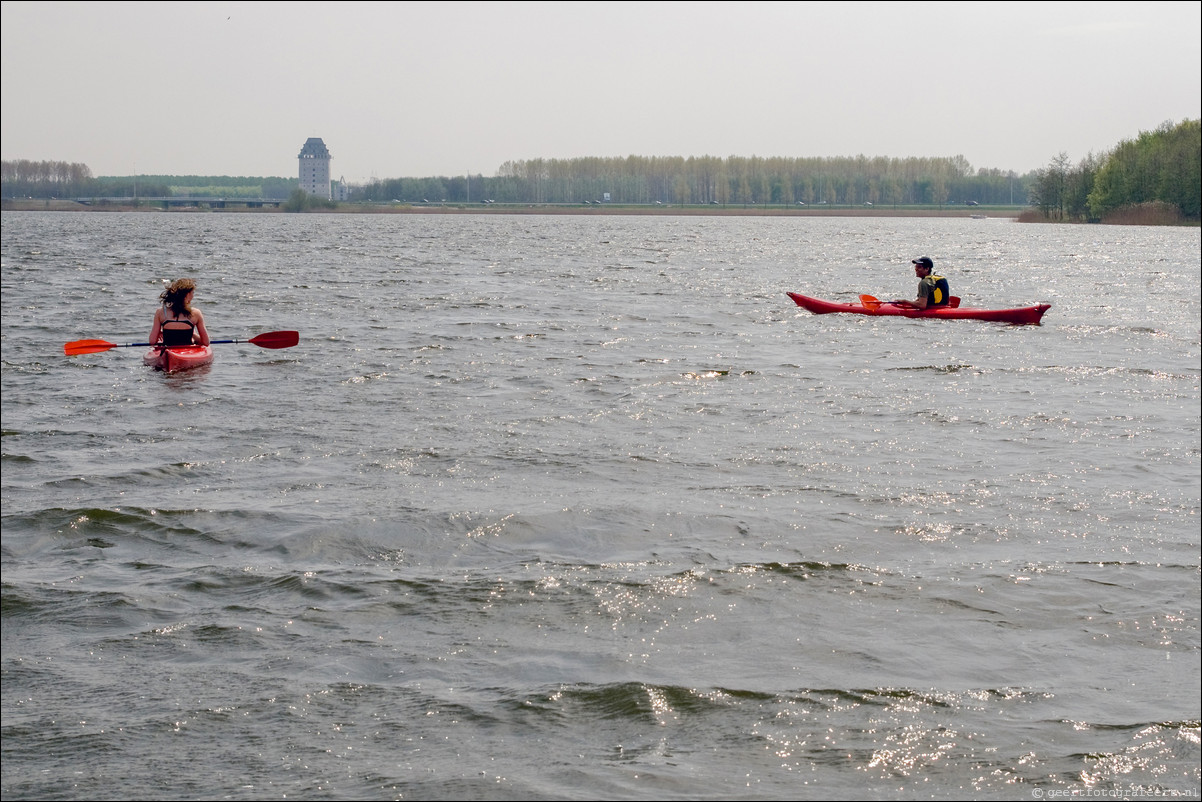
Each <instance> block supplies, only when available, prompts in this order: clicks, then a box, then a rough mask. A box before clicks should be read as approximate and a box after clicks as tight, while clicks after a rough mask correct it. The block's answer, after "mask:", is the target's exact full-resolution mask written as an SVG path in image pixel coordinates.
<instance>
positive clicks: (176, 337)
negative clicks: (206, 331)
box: [159, 306, 196, 345]
mask: <svg viewBox="0 0 1202 802" xmlns="http://www.w3.org/2000/svg"><path fill="white" fill-rule="evenodd" d="M168 315H171V317H170V318H168V317H167V316H168ZM168 323H182V324H183V325H185V326H187V327H188V328H186V329H185V328H183V327H182V326H175V327H174V328H170V329H169V328H167V324H168ZM195 330H196V324H195V323H193V322H192V321H191V319H189V318H182V319H181V318H177V317H175V313H174V312H172V311H171V308H170V307H168V306H164V307H163V322H162V324H161V325H160V326H159V331H160V332H162V334H163V345H191V344H192V332H193V331H195Z"/></svg>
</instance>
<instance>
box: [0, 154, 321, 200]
mask: <svg viewBox="0 0 1202 802" xmlns="http://www.w3.org/2000/svg"><path fill="white" fill-rule="evenodd" d="M2 176H3V192H2V193H0V194H3V196H4V197H5V198H102V197H103V198H264V199H268V200H284V199H286V198H288V197H290V196H291V195H292V193H293V191H294V190H296V189H297V188H298V187H299V184H300V180H299V179H297V178H250V177H235V176H196V175H182V176H181V175H139V176H100V177H94V176H93V175H92V171H91V170H90V169H89V168H88V166H87V165H86V164H78V163H69V162H56V161H42V162H35V161H28V160H17V161H11V162H10V161H6V162H4V163H3V166H2Z"/></svg>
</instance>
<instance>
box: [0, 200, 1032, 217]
mask: <svg viewBox="0 0 1202 802" xmlns="http://www.w3.org/2000/svg"><path fill="white" fill-rule="evenodd" d="M0 208H2V209H3V211H6V212H154V213H157V214H230V213H235V214H538V215H559V214H563V215H600V216H605V215H625V216H647V215H654V216H667V217H680V216H688V217H963V218H970V219H980V218H984V219H990V218H1007V219H1017V218H1018V217H1019V216H1020V215H1021V214H1022V213H1023V211H1025V208H1026V207H1008V208H998V207H992V206H991V207H979V206H974V207H971V210H970V209H969V208H950V207H943V208H931V209H926V208H916V207H890V208H883V207H873V208H864V207H858V206H831V207H828V208H818V207H815V206H806V207H804V208H796V207H785V206H755V205H752V204H747V205H743V204H739V205H734V204H731V205H726V206H672V205H668V204H665V205H662V206H661V205H655V206H644V205H621V204H609V205H577V204H524V203H522V204H519V203H514V204H488V205H483V204H481V205H479V206H476V205H468V204H445V205H444V204H428V205H426V204H421V205H415V204H400V203H397V204H391V203H373V204H365V203H356V204H342V205H341V206H338V207H335V208H333V209H309V210H306V211H304V212H286V211H284V210H283V209H281V208H279V207H262V206H260V207H250V206H247V205H245V204H243V203H239V202H237V201H230V202H229V205H226V206H210V205H208V204H203V203H202V205H196V206H171V207H167V208H164V207H163V206H162V205H158V204H154V203H153V202H144V203H137V204H134V203H99V204H95V205H93V204H84V203H78V202H76V201H64V200H34V199H22V200H9V199H5V200H4V201H3V202H2V203H0Z"/></svg>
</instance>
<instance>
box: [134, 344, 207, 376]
mask: <svg viewBox="0 0 1202 802" xmlns="http://www.w3.org/2000/svg"><path fill="white" fill-rule="evenodd" d="M212 361H213V349H212V348H211V347H210V346H207V345H172V346H162V345H156V346H155V347H154V348H151V349H150V350H149V351H147V352H146V353H145V354H144V355H143V356H142V364H144V365H147V366H148V367H152V368H154V369H155V370H161V371H164V372H165V373H175V372H176V371H180V370H190V369H192V368H199V367H200V366H202V365H207V364H209V363H210V362H212Z"/></svg>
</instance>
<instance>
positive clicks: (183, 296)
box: [159, 278, 196, 316]
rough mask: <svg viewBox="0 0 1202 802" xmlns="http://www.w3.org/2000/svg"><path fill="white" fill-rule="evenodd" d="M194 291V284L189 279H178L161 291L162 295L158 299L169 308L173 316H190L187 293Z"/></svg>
mask: <svg viewBox="0 0 1202 802" xmlns="http://www.w3.org/2000/svg"><path fill="white" fill-rule="evenodd" d="M195 289H196V282H195V281H193V280H192V279H190V278H178V279H176V280H175V281H173V282H171V286H169V287H167V289H165V290H163V294H162V295H160V296H159V299H160V300H161V301H162V302H163V304H164V305H167V306H170V307H171V313H172V314H174V315H177V316H178V315H191V314H192V310H191V309H190V308H189V307H188V293H190V292H192V291H193V290H195Z"/></svg>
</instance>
